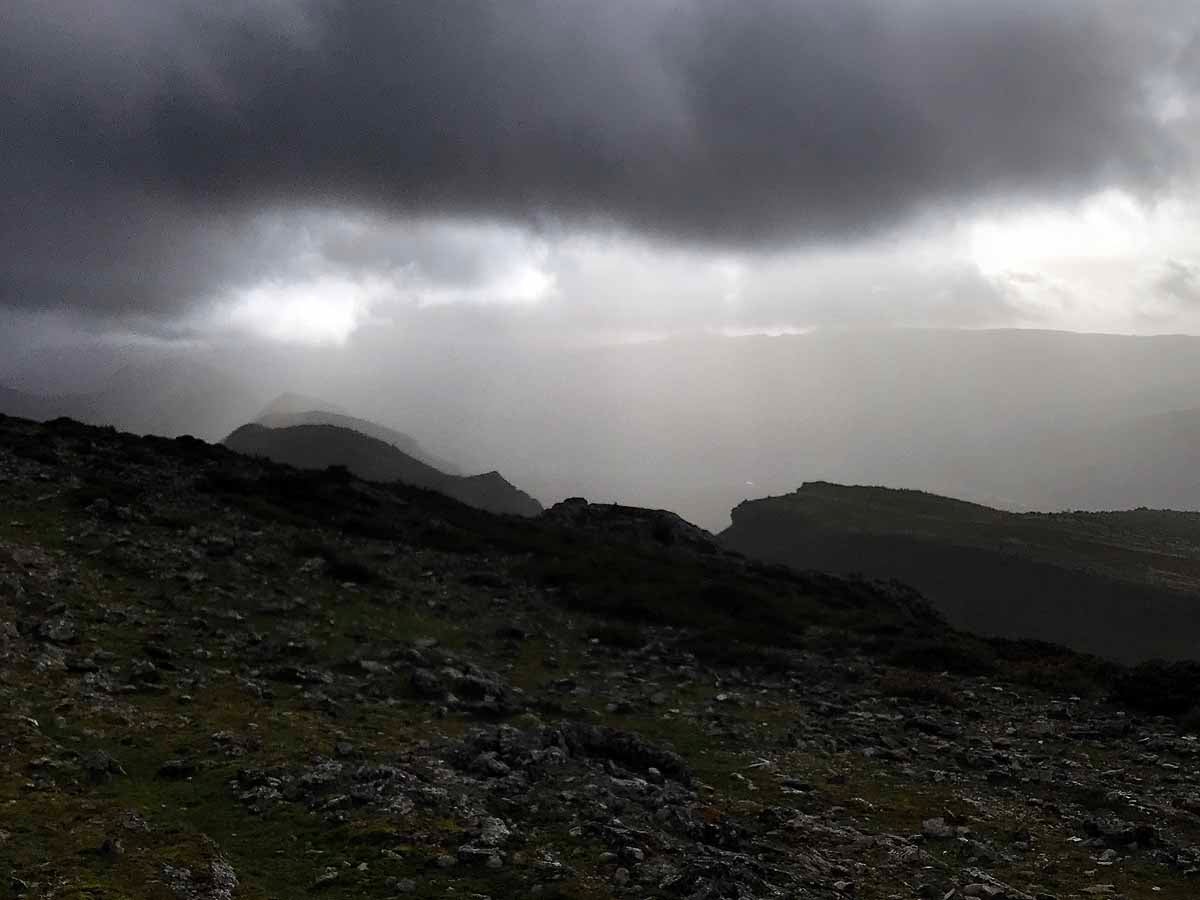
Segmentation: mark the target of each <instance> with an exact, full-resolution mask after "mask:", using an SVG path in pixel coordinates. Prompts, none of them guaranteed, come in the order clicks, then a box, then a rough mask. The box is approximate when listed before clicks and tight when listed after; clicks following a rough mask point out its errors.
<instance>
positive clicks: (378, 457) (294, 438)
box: [222, 423, 542, 516]
mask: <svg viewBox="0 0 1200 900" xmlns="http://www.w3.org/2000/svg"><path fill="white" fill-rule="evenodd" d="M222 443H223V444H224V445H225V446H226V447H229V448H230V449H231V450H235V451H237V452H239V453H245V454H249V455H255V456H264V457H267V458H269V459H272V460H274V461H276V462H282V463H287V464H289V465H293V466H296V467H297V468H304V469H324V468H327V467H329V466H344V467H345V468H346V469H348V470H349V471H351V472H353V473H354V474H355V475H357V476H359V477H360V478H362V479H364V480H367V481H379V482H390V481H401V482H403V483H405V484H408V485H412V486H414V487H420V488H426V489H429V490H433V491H438V492H439V493H443V494H446V495H447V496H450V497H454V498H455V499H456V500H459V501H461V502H463V503H466V504H468V505H470V506H475V507H478V508H480V509H486V510H488V511H489V512H496V513H506V514H511V515H519V516H536V515H538V514H540V513H541V512H542V505H541V504H540V503H539V502H538V501H537V500H535V499H533V498H532V497H530V496H529V495H528V494H526V493H525V492H524V491H521V490H519V489H518V488H516V487H515V486H513V485H512V484H510V483H509V482H508V481H506V480H505V479H504V478H503V476H501V475H500V473H499V472H489V473H485V474H482V475H475V476H461V475H450V474H447V473H445V472H442V471H440V470H438V469H436V468H434V467H433V466H430V465H428V464H427V463H425V462H422V461H421V460H419V459H416V458H414V457H412V456H410V455H408V454H407V453H405V452H403V451H402V450H400V449H399V448H398V447H396V446H394V445H393V444H390V443H388V442H387V441H383V440H380V439H378V438H375V437H372V436H370V435H366V434H363V433H361V432H359V431H356V430H354V429H351V428H346V427H342V426H339V425H332V424H324V423H315V424H304V425H290V426H285V427H269V426H266V425H260V424H256V423H251V424H248V425H243V426H241V427H240V428H237V429H235V430H234V431H233V432H231V433H230V434H229V435H228V436H227V437H226V438H225V439H224V440H223V441H222Z"/></svg>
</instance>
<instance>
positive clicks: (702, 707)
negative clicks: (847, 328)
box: [0, 418, 1200, 900]
mask: <svg viewBox="0 0 1200 900" xmlns="http://www.w3.org/2000/svg"><path fill="white" fill-rule="evenodd" d="M1197 684H1200V678H1198V677H1197V675H1196V672H1195V671H1194V667H1191V666H1188V665H1187V664H1182V663H1181V664H1174V665H1166V664H1147V665H1145V666H1141V667H1139V668H1135V669H1126V668H1123V667H1121V666H1119V665H1117V664H1115V663H1110V662H1105V661H1101V660H1099V659H1095V658H1092V657H1087V656H1081V655H1079V654H1076V653H1073V652H1071V651H1068V650H1065V649H1062V648H1059V647H1055V646H1052V645H1047V644H1038V643H1032V642H1015V641H1001V640H988V641H985V640H983V639H980V638H976V637H972V636H970V635H968V634H964V633H960V632H957V631H955V630H953V629H951V628H950V627H949V626H947V625H946V624H945V623H944V621H943V620H942V619H941V618H940V617H939V616H938V615H937V614H936V613H935V612H934V611H933V610H932V608H931V607H930V606H929V605H928V604H927V603H925V601H924V600H923V599H922V598H921V597H920V596H919V595H917V594H916V593H915V592H913V591H912V590H910V589H907V588H905V587H903V586H902V585H898V584H894V583H886V584H885V583H876V582H867V581H861V580H852V579H844V578H838V577H834V576H830V575H822V574H817V573H802V572H796V571H792V570H790V569H786V568H783V567H780V566H770V565H767V564H764V563H758V562H753V561H750V560H747V559H745V558H743V557H741V556H738V555H736V554H734V553H731V552H728V551H726V550H723V549H722V548H721V547H720V546H718V545H717V544H716V543H715V542H714V541H712V540H711V538H710V537H709V536H708V535H706V533H705V532H703V531H701V530H699V529H696V528H694V527H692V526H690V525H688V524H687V523H686V522H684V521H683V520H681V519H678V518H677V517H674V516H671V515H670V514H666V513H657V512H653V511H648V510H638V509H631V508H627V507H613V506H601V505H596V504H588V503H587V502H586V501H582V500H573V501H568V502H567V503H565V504H562V505H560V506H559V507H555V508H554V509H551V510H549V511H547V512H546V513H545V514H543V515H541V516H539V517H536V518H530V519H521V518H516V517H500V516H493V515H490V514H488V513H486V512H483V511H480V510H477V509H472V508H470V507H467V506H464V505H462V504H460V503H458V502H456V501H454V500H453V499H451V498H448V497H445V496H443V495H441V494H437V493H434V492H430V491H423V490H419V489H416V488H412V487H405V486H402V485H389V484H379V483H372V482H364V481H360V480H358V479H356V478H355V477H354V476H352V475H351V474H349V473H348V472H347V471H346V470H344V469H331V470H323V471H300V470H295V469H290V468H288V467H286V466H283V465H279V464H276V463H271V462H268V461H266V460H263V459H254V458H250V457H244V456H239V455H238V454H236V453H234V452H232V451H231V450H229V449H227V448H223V447H218V446H211V445H208V444H205V443H202V442H200V441H196V440H193V439H190V438H181V439H176V440H167V439H162V438H149V437H147V438H140V437H133V436H131V435H127V434H122V433H119V432H116V431H114V430H112V429H97V428H90V427H86V426H82V425H79V424H77V423H74V422H71V421H68V420H57V421H55V422H51V423H48V424H44V425H39V424H34V423H32V422H28V421H24V420H19V419H7V418H0V879H3V880H2V881H0V893H4V892H6V893H7V895H9V896H14V897H26V898H62V900H130V898H152V900H235V898H246V900H267V898H279V900H293V898H303V897H314V898H316V897H320V898H329V900H333V898H368V897H369V898H376V897H377V898H400V897H422V898H435V897H436V898H468V897H469V898H481V897H491V898H527V897H541V898H577V900H585V898H606V897H629V898H694V900H716V898H731V900H732V898H738V900H748V898H774V897H779V898H820V900H834V898H878V900H884V898H937V900H954V898H968V897H984V898H1013V900H1016V898H1020V900H1029V898H1038V900H1049V898H1060V900H1067V898H1097V897H1126V898H1150V897H1161V898H1175V900H1182V898H1194V897H1196V896H1198V895H1200V781H1198V779H1197V774H1196V768H1197V764H1198V762H1200V740H1198V739H1197V736H1196V734H1195V731H1196V728H1197V726H1198V725H1200V717H1197V716H1196V715H1195V714H1194V713H1193V708H1194V706H1195V701H1196V699H1197V696H1200V694H1198V693H1197V690H1196V685H1197Z"/></svg>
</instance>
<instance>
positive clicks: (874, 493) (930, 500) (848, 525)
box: [720, 482, 1200, 661]
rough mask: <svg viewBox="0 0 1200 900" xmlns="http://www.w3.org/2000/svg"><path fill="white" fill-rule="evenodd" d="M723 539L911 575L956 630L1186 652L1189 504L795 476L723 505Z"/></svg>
mask: <svg viewBox="0 0 1200 900" xmlns="http://www.w3.org/2000/svg"><path fill="white" fill-rule="evenodd" d="M720 538H721V541H722V543H723V544H724V545H725V546H727V547H730V548H731V549H735V550H738V551H740V552H744V553H748V554H750V555H753V556H756V557H760V558H764V559H770V560H773V561H776V562H784V563H787V564H790V565H794V566H797V567H800V568H815V569H824V570H828V571H834V572H861V573H863V574H866V575H869V576H873V577H895V578H899V579H901V580H903V581H905V582H907V583H909V584H912V585H913V586H914V587H916V588H917V589H918V590H920V591H921V592H922V593H923V594H925V595H926V596H927V597H928V598H929V599H930V601H931V602H933V603H934V604H935V606H937V607H938V608H939V609H940V610H941V611H942V612H943V613H944V614H945V615H947V617H948V618H949V620H950V621H951V622H952V623H953V624H955V625H957V626H958V627H963V628H967V629H970V630H974V631H979V632H981V633H986V634H995V635H998V636H1003V637H1009V638H1028V637H1034V638H1039V639H1042V640H1049V641H1054V642H1056V643H1066V644H1069V645H1071V646H1074V647H1076V648H1077V649H1080V650H1085V651H1088V652H1093V653H1099V654H1101V655H1106V656H1112V657H1114V658H1119V659H1124V660H1127V661H1137V660H1141V659H1147V658H1150V657H1154V656H1166V657H1172V658H1191V657H1193V656H1194V655H1195V652H1196V651H1195V645H1196V641H1197V640H1200V632H1198V631H1197V629H1196V626H1195V625H1194V624H1193V622H1194V618H1195V616H1194V609H1195V603H1196V597H1197V596H1198V595H1200V513H1193V512H1186V511H1171V510H1151V509H1134V510H1127V511H1110V512H1090V511H1071V512H1062V513H1029V512H1024V513H1017V512H1006V511H1002V510H995V509H992V508H990V507H986V506H983V505H981V504H975V503H969V502H966V501H960V500H955V499H953V498H946V497H941V496H938V495H934V494H929V493H927V492H922V491H909V490H897V489H891V488H882V487H865V486H844V485H835V484H829V483H826V482H812V483H805V484H804V485H803V486H802V487H801V488H800V489H798V490H797V491H795V492H793V493H791V494H786V495H781V496H778V497H771V498H764V499H762V500H755V501H747V502H744V503H742V504H739V506H737V507H736V508H735V509H734V510H733V524H732V525H731V526H730V528H729V529H727V530H726V531H724V532H722V534H721V535H720Z"/></svg>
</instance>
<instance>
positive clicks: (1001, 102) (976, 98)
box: [0, 0, 1200, 352]
mask: <svg viewBox="0 0 1200 900" xmlns="http://www.w3.org/2000/svg"><path fill="white" fill-rule="evenodd" d="M1198 146H1200V7H1197V6H1196V5H1195V4H1193V3H1188V2H1182V0H1069V2H1067V0H988V2H986V3H984V2H965V0H964V2H959V0H940V2H934V0H823V2H805V0H788V2H785V0H754V2H747V0H614V2H608V3H597V2H595V0H504V2H495V0H447V2H437V3H426V2H394V0H386V2H385V0H243V2H239V3H214V2H212V0H153V2H147V0H92V2H89V3H86V4H84V3H80V2H79V0H4V2H3V3H2V4H0V196H2V197H3V200H4V202H3V204H0V326H2V327H0V333H2V334H3V335H6V338H4V339H0V352H4V351H8V352H11V350H12V347H13V345H14V344H20V345H21V346H23V347H28V346H30V345H32V344H36V343H37V342H38V341H39V340H41V341H53V340H59V341H63V340H73V339H74V338H75V337H76V336H78V335H91V336H97V335H117V336H121V339H123V340H137V341H167V342H170V341H191V342H196V341H200V342H217V343H219V342H221V341H229V340H245V339H247V338H252V339H255V340H263V341H268V342H272V343H281V344H285V345H286V344H308V345H311V344H328V345H335V346H336V345H344V346H346V347H347V348H352V347H353V346H354V345H355V343H356V341H361V340H363V339H364V337H365V335H367V334H368V333H370V334H371V335H372V337H373V339H377V338H378V336H379V335H380V334H385V335H386V334H388V333H389V331H394V332H395V333H396V334H408V335H411V334H414V333H417V334H420V333H425V332H427V333H429V334H430V335H442V336H448V337H451V338H453V339H459V340H468V339H470V340H496V339H498V338H503V337H505V336H521V337H523V338H525V337H538V338H546V339H549V340H553V341H561V340H568V339H569V340H582V341H589V340H597V341H599V340H609V339H613V338H617V339H636V338H642V337H653V336H656V335H662V334H669V333H678V332H686V331H712V332H725V333H746V332H761V331H789V330H804V329H808V328H812V327H814V326H830V325H834V326H853V325H859V324H864V323H869V324H872V325H879V324H898V325H936V326H966V327H980V326H1027V327H1028V326H1033V327H1043V328H1064V329H1071V330H1092V331H1097V330H1099V331H1113V332H1130V333H1159V332H1189V333H1200V196H1198V188H1200V177H1198V172H1200V161H1198V160H1197V156H1196V153H1197V151H1196V148H1197V147H1198ZM5 341H7V345H6V346H4V342H5Z"/></svg>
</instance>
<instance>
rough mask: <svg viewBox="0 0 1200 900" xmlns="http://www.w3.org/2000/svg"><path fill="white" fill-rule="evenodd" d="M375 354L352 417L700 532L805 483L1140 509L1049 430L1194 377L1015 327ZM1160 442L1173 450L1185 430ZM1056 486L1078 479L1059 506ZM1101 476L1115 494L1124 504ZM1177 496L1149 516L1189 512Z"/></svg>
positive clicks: (1175, 352) (1149, 348)
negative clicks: (399, 425) (398, 425)
mask: <svg viewBox="0 0 1200 900" xmlns="http://www.w3.org/2000/svg"><path fill="white" fill-rule="evenodd" d="M385 351H386V352H387V353H388V358H387V361H386V362H377V361H374V360H373V361H372V362H371V363H370V365H368V364H367V363H366V362H363V363H362V364H361V371H360V372H359V373H358V374H357V376H356V378H355V379H354V380H353V382H352V380H351V379H350V378H349V377H347V379H346V381H345V382H344V384H345V388H344V389H343V390H342V391H341V392H340V393H339V394H338V396H339V397H351V396H357V397H362V398H363V400H362V405H358V403H357V401H356V405H355V409H356V411H358V412H359V414H361V415H364V416H366V417H367V418H371V419H375V420H377V421H381V422H403V423H404V430H406V431H409V432H410V433H412V434H415V435H420V436H422V438H423V439H425V437H426V436H428V439H429V440H430V441H434V440H436V442H435V443H431V446H434V447H436V448H437V449H438V451H439V452H442V453H444V454H445V455H448V456H450V457H451V458H452V459H463V460H468V459H472V458H473V454H475V453H478V452H480V451H481V449H482V450H484V451H486V453H487V456H486V457H484V459H486V461H487V464H488V465H489V466H494V467H495V468H498V469H500V470H501V471H503V472H505V473H506V474H507V475H509V477H511V478H512V479H513V480H514V481H516V482H517V483H519V484H521V485H523V486H525V487H526V488H527V489H528V490H530V491H531V492H532V493H534V494H535V495H537V496H539V497H567V496H574V495H582V496H586V497H588V498H589V499H595V500H604V501H614V502H620V503H631V504H637V505H645V506H655V507H662V508H666V509H672V510H674V511H675V512H677V513H679V514H680V515H682V516H684V518H686V519H688V520H690V521H693V522H696V523H697V524H699V525H702V526H704V527H706V528H708V529H710V530H714V531H715V530H719V529H721V528H724V527H726V525H727V524H728V521H729V519H728V517H729V510H730V509H731V508H732V507H733V506H735V505H736V504H737V503H739V502H740V501H742V500H744V499H748V498H753V497H761V496H765V495H769V494H781V493H786V492H788V491H790V490H792V489H794V488H795V486H796V485H798V484H800V483H802V482H804V481H812V480H813V479H816V478H827V479H830V480H833V481H838V482H842V483H856V484H903V485H907V486H910V487H916V488H922V489H924V490H929V491H933V492H935V493H939V494H944V495H948V496H955V497H963V498H966V499H970V500H975V501H977V502H981V503H985V504H987V505H989V506H993V507H1000V508H1007V509H1056V508H1064V507H1067V508H1091V509H1103V508H1112V507H1114V506H1118V505H1119V506H1124V507H1133V506H1138V505H1142V504H1143V503H1149V502H1151V501H1150V499H1149V498H1148V497H1147V498H1146V499H1137V495H1138V494H1139V492H1143V491H1147V492H1148V490H1149V488H1148V485H1149V484H1150V482H1149V481H1148V480H1147V479H1148V478H1149V477H1150V475H1151V474H1152V473H1147V472H1146V471H1143V470H1141V469H1139V468H1138V467H1137V466H1136V460H1134V459H1130V458H1129V456H1128V455H1127V454H1121V455H1117V456H1115V457H1114V458H1111V459H1104V460H1100V462H1102V463H1103V465H1097V466H1096V467H1095V470H1094V471H1093V472H1090V473H1088V474H1087V475H1086V476H1080V477H1075V476H1077V475H1078V473H1073V472H1072V467H1073V466H1074V465H1075V464H1076V461H1077V460H1078V459H1079V456H1078V453H1077V452H1076V448H1077V447H1078V445H1079V443H1080V442H1079V441H1077V440H1071V441H1069V442H1066V443H1065V444H1061V445H1060V444H1059V443H1058V437H1059V436H1061V435H1064V434H1075V435H1083V436H1085V437H1086V436H1087V435H1095V434H1097V432H1098V430H1103V429H1105V428H1109V427H1117V426H1120V424H1121V423H1129V422H1133V421H1134V420H1135V419H1140V418H1142V417H1145V416H1150V415H1156V414H1160V413H1166V412H1168V411H1170V410H1173V409H1186V408H1189V407H1194V406H1196V405H1197V403H1196V388H1195V386H1196V385H1197V384H1200V338H1195V337H1131V336H1117V335H1098V334H1071V333H1065V332H1048V331H1024V330H1020V331H950V330H942V331H939V330H915V329H914V330H892V331H887V330H877V331H844V332H836V331H822V330H817V331H814V332H812V333H810V334H805V335H785V336H780V337H737V338H732V337H717V336H713V337H708V338H694V339H683V338H680V339H676V340H664V341H658V342H643V343H636V344H626V345H621V346H607V347H590V348H571V349H569V350H561V349H558V350H556V349H550V348H545V347H527V346H520V345H518V346H515V347H508V346H505V345H502V344H501V345H498V346H480V347H473V348H472V350H471V352H470V353H450V352H447V351H446V349H445V348H444V347H438V346H436V345H432V346H428V347H426V346H422V345H418V344H417V342H415V341H414V342H411V343H408V344H405V345H404V346H403V347H402V348H395V347H388V348H383V347H380V348H378V353H379V354H380V356H382V355H383V354H384V352H385ZM1155 435H1156V436H1155V437H1154V440H1155V441H1156V442H1159V441H1161V442H1163V443H1164V444H1165V445H1166V446H1165V447H1164V449H1163V450H1161V452H1160V455H1162V456H1164V457H1170V455H1171V454H1173V453H1175V452H1176V451H1175V450H1174V449H1171V448H1172V447H1174V446H1177V445H1176V444H1175V443H1174V442H1177V441H1179V440H1180V435H1178V434H1177V433H1174V432H1171V431H1169V430H1166V431H1161V432H1157V431H1156V432H1155ZM531 436H536V440H531ZM1156 452H1157V451H1156ZM1043 475H1044V476H1045V477H1042V476H1043ZM1054 482H1061V483H1071V484H1073V485H1074V486H1073V487H1072V489H1071V491H1070V492H1065V493H1063V494H1062V499H1059V495H1058V494H1057V493H1055V492H1054V490H1053V488H1054ZM1105 482H1107V483H1114V484H1124V485H1127V486H1128V491H1127V492H1125V493H1122V494H1121V495H1120V496H1121V498H1122V502H1121V503H1119V504H1116V503H1114V502H1113V493H1112V492H1111V491H1109V490H1107V489H1101V488H1100V487H1099V486H1100V485H1101V484H1102V483H1105ZM1189 485H1190V482H1176V492H1177V493H1176V494H1175V496H1174V498H1173V500H1172V502H1170V503H1167V502H1165V499H1158V500H1155V501H1154V505H1170V506H1173V507H1177V508H1195V509H1200V491H1192V490H1191V488H1190V486H1189Z"/></svg>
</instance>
